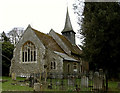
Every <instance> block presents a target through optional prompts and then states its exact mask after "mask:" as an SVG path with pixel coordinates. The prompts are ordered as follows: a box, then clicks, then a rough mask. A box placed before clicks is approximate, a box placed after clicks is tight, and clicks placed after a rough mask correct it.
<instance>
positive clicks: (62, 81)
mask: <svg viewBox="0 0 120 93" xmlns="http://www.w3.org/2000/svg"><path fill="white" fill-rule="evenodd" d="M92 74H93V73H92V72H91V73H89V74H88V75H81V76H79V75H70V74H69V75H63V74H62V75H60V74H55V75H51V76H49V77H48V78H47V79H45V78H42V77H41V81H39V80H40V78H38V77H39V75H38V74H37V76H36V77H35V75H36V74H34V77H31V78H29V79H26V78H22V77H17V78H16V80H12V79H11V77H2V82H0V83H2V91H77V92H78V91H120V83H119V82H120V81H110V80H109V81H108V82H107V83H106V79H105V78H106V77H105V75H102V74H100V73H99V72H94V75H92ZM63 76H64V77H63ZM107 84H108V89H107V90H106V86H107Z"/></svg>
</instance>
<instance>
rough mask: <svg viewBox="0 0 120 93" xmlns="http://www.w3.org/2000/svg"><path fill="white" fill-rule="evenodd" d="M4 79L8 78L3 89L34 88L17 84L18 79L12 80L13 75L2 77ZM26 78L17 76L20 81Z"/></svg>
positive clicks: (20, 89)
mask: <svg viewBox="0 0 120 93" xmlns="http://www.w3.org/2000/svg"><path fill="white" fill-rule="evenodd" d="M2 79H3V80H8V81H7V82H4V83H2V91H33V88H31V87H29V86H25V85H21V84H22V83H21V84H16V85H13V84H14V83H16V82H17V81H12V79H11V77H2ZM24 79H25V78H17V80H18V81H20V80H24Z"/></svg>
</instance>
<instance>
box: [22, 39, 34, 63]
mask: <svg viewBox="0 0 120 93" xmlns="http://www.w3.org/2000/svg"><path fill="white" fill-rule="evenodd" d="M35 61H36V48H35V45H34V44H33V43H32V42H30V41H27V42H26V43H25V44H24V45H23V46H22V62H35Z"/></svg>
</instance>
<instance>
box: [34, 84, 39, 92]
mask: <svg viewBox="0 0 120 93" xmlns="http://www.w3.org/2000/svg"><path fill="white" fill-rule="evenodd" d="M40 86H41V85H40V83H34V91H40Z"/></svg>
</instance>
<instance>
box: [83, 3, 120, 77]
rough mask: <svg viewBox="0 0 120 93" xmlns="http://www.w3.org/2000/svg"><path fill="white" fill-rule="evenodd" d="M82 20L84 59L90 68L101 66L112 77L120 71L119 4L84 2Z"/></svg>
mask: <svg viewBox="0 0 120 93" xmlns="http://www.w3.org/2000/svg"><path fill="white" fill-rule="evenodd" d="M83 15H84V19H83V22H82V32H81V34H82V35H83V36H84V40H83V46H82V50H83V54H82V57H83V59H84V60H86V61H88V62H89V63H90V69H92V70H95V69H99V68H103V69H104V70H108V72H109V75H112V76H113V77H116V76H118V75H119V74H120V73H119V72H120V68H119V61H120V59H119V57H120V48H119V46H120V6H119V4H118V3H110V2H109V3H108V2H107V3H100V2H99V3H88V2H86V3H85V8H84V12H83Z"/></svg>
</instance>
